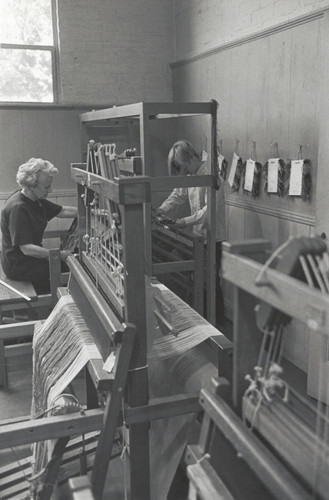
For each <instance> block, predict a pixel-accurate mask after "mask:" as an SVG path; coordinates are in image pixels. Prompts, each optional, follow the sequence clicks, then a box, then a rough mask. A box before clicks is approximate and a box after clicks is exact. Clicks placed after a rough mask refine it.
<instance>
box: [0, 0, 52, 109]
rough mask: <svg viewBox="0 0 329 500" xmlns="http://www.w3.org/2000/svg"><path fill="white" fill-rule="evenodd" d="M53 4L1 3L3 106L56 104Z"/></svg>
mask: <svg viewBox="0 0 329 500" xmlns="http://www.w3.org/2000/svg"><path fill="white" fill-rule="evenodd" d="M54 12H55V10H54V0H0V67H1V78H0V102H44V103H46V102H47V103H50V102H54V101H55V100H57V99H56V85H55V84H56V78H55V67H56V64H55V61H56V60H55V55H56V53H55V44H54V38H55V37H54V34H55V22H54Z"/></svg>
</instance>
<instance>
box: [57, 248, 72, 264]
mask: <svg viewBox="0 0 329 500" xmlns="http://www.w3.org/2000/svg"><path fill="white" fill-rule="evenodd" d="M70 255H72V254H71V252H69V251H68V250H61V251H60V256H61V261H62V262H66V261H67V258H68V257H69V256H70Z"/></svg>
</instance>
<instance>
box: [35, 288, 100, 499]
mask: <svg viewBox="0 0 329 500" xmlns="http://www.w3.org/2000/svg"><path fill="white" fill-rule="evenodd" d="M100 358H101V356H100V354H99V351H98V349H97V347H96V345H95V343H94V340H93V337H92V335H91V333H90V331H89V329H88V327H87V325H86V323H85V321H84V319H83V318H82V316H81V313H80V310H79V309H78V307H77V306H76V304H75V303H74V301H73V299H72V297H71V296H70V295H66V296H64V297H61V299H60V300H59V301H58V303H57V304H56V306H55V307H54V309H53V311H52V312H51V314H50V315H49V317H48V318H47V320H46V321H45V322H44V323H43V324H42V325H41V326H38V327H36V329H35V333H34V338H33V393H32V408H31V417H32V419H35V418H38V416H39V415H42V414H45V413H47V409H48V408H51V406H52V404H53V401H54V400H55V398H56V397H57V396H59V395H60V394H61V393H62V392H63V391H64V390H65V388H66V387H67V386H68V385H69V384H70V383H71V382H72V380H73V379H74V378H75V377H76V376H77V374H78V373H79V372H80V371H81V370H82V368H83V367H84V366H85V365H86V363H87V362H88V361H89V360H90V359H100ZM33 455H34V457H33V461H34V466H33V473H34V475H38V474H39V473H40V471H41V470H42V469H43V468H44V466H45V465H46V463H47V462H48V459H47V455H48V446H47V444H46V443H45V442H39V443H36V444H35V445H34V450H33ZM42 479H43V476H42V475H41V477H38V480H37V481H35V482H34V483H33V484H32V487H31V498H36V495H37V494H38V490H39V489H40V484H42Z"/></svg>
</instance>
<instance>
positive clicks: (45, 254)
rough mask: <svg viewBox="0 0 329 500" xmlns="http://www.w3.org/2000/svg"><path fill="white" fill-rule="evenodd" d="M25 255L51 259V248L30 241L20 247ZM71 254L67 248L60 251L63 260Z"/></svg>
mask: <svg viewBox="0 0 329 500" xmlns="http://www.w3.org/2000/svg"><path fill="white" fill-rule="evenodd" d="M19 248H20V249H21V251H22V252H23V254H24V255H28V256H29V257H35V258H37V259H49V250H48V249H47V248H44V247H39V246H38V245H33V243H28V244H27V245H20V247H19ZM69 255H71V252H69V251H67V250H61V251H60V257H61V260H63V261H64V262H65V261H66V259H67V258H68V256H69Z"/></svg>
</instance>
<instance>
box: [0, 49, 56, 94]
mask: <svg viewBox="0 0 329 500" xmlns="http://www.w3.org/2000/svg"><path fill="white" fill-rule="evenodd" d="M0 67H1V68H2V74H1V78H0V101H13V102H54V95H53V86H52V61H51V52H50V51H48V50H21V49H0Z"/></svg>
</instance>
